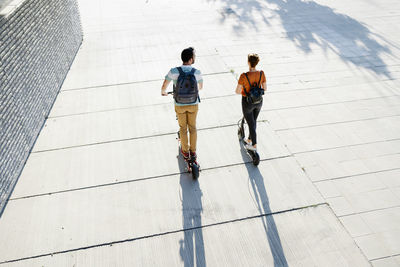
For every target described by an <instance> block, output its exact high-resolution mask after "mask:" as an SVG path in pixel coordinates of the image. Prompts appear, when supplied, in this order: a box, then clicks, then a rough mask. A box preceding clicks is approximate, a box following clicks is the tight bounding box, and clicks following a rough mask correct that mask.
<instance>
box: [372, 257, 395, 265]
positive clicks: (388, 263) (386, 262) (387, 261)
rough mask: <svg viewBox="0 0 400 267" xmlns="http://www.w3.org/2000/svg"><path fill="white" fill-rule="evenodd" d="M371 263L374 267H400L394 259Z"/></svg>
mask: <svg viewBox="0 0 400 267" xmlns="http://www.w3.org/2000/svg"><path fill="white" fill-rule="evenodd" d="M371 263H372V266H374V267H398V266H399V265H400V261H398V260H396V259H395V258H394V257H389V258H383V259H380V260H373V261H371Z"/></svg>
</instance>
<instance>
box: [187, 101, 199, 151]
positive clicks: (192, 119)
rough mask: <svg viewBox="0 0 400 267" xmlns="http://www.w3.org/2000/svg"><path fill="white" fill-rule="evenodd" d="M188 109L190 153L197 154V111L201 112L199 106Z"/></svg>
mask: <svg viewBox="0 0 400 267" xmlns="http://www.w3.org/2000/svg"><path fill="white" fill-rule="evenodd" d="M187 107H188V117H187V118H188V126H189V133H190V151H191V152H196V148H197V128H196V118H197V111H198V110H199V105H192V106H187Z"/></svg>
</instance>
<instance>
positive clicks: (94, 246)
mask: <svg viewBox="0 0 400 267" xmlns="http://www.w3.org/2000/svg"><path fill="white" fill-rule="evenodd" d="M319 206H327V207H329V204H328V203H326V202H322V203H316V204H313V205H307V206H302V207H297V208H291V209H285V210H281V211H276V212H270V213H264V214H259V215H253V216H248V217H243V218H238V219H232V220H227V221H222V222H216V223H211V224H206V225H202V226H197V227H191V228H187V229H180V230H172V231H166V232H162V233H158V234H151V235H146V236H139V237H134V238H128V239H124V240H117V241H110V242H106V243H100V244H96V245H90V246H85V247H79V248H73V249H68V250H61V251H56V252H52V253H44V254H39V255H34V256H30V257H24V258H20V259H13V260H7V261H2V262H0V265H2V264H6V263H12V262H18V261H24V260H30V259H36V258H41V257H47V256H53V255H58V254H65V253H69V252H75V251H80V250H86V249H92V248H98V247H104V246H112V245H116V244H122V243H127V242H132V241H137V240H142V239H147V238H153V237H159V236H165V235H169V234H176V233H180V232H186V231H193V230H197V229H203V228H209V227H213V226H218V225H224V224H228V223H235V222H241V221H245V220H252V219H257V218H262V217H267V216H274V215H278V214H282V213H287V212H292V211H298V210H303V209H309V208H316V207H319Z"/></svg>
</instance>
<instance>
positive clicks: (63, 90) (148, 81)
mask: <svg viewBox="0 0 400 267" xmlns="http://www.w3.org/2000/svg"><path fill="white" fill-rule="evenodd" d="M226 73H231V72H230V71H222V72H213V73H206V74H202V76H212V75H219V74H226ZM163 80H164V79H153V80H145V81H132V82H124V83H113V84H103V85H95V86H85V87H76V88H67V89H62V90H61V92H67V91H76V90H87V89H92V88H99V87H112V86H120V85H129V84H137V83H150V82H162V81H163Z"/></svg>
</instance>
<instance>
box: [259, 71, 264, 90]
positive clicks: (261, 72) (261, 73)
mask: <svg viewBox="0 0 400 267" xmlns="http://www.w3.org/2000/svg"><path fill="white" fill-rule="evenodd" d="M262 75H263V71H260V79H259V80H258V87H259V88H261V87H260V83H261V78H262Z"/></svg>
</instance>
